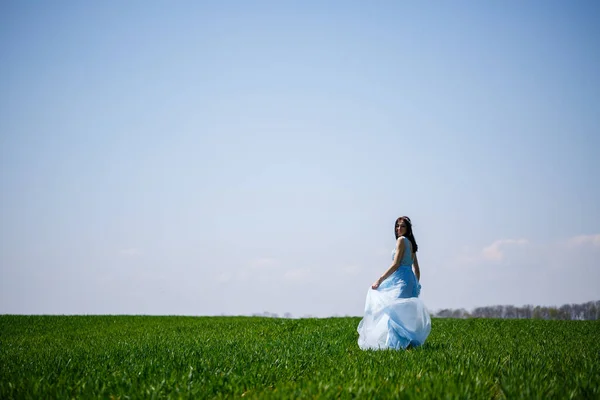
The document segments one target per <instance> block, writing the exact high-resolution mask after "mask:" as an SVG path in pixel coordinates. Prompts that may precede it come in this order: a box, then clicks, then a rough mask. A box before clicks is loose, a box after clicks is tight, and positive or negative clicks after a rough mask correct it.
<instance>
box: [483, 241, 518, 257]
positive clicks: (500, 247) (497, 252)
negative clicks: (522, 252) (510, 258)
mask: <svg viewBox="0 0 600 400" xmlns="http://www.w3.org/2000/svg"><path fill="white" fill-rule="evenodd" d="M528 243H529V242H528V240H527V239H500V240H496V241H495V242H494V243H492V244H490V245H489V246H486V247H484V248H483V250H481V258H483V259H484V260H488V261H502V260H503V259H504V255H505V254H504V252H505V250H506V247H507V246H515V245H517V246H522V245H526V244H528Z"/></svg>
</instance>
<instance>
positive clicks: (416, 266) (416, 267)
mask: <svg viewBox="0 0 600 400" xmlns="http://www.w3.org/2000/svg"><path fill="white" fill-rule="evenodd" d="M413 269H414V270H415V276H416V277H417V280H418V281H420V280H421V269H420V268H419V260H417V253H414V254H413Z"/></svg>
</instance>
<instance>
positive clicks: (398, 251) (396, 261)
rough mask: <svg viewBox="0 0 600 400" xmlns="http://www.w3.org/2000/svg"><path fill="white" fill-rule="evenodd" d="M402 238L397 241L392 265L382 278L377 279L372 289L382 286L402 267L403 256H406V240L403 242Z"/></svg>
mask: <svg viewBox="0 0 600 400" xmlns="http://www.w3.org/2000/svg"><path fill="white" fill-rule="evenodd" d="M402 238H403V236H400V237H399V238H398V240H397V241H396V256H395V257H394V261H393V262H392V265H390V267H389V268H388V270H387V271H385V273H384V274H383V275H381V278H379V279H377V280H376V281H375V283H373V284H372V285H371V289H377V288H378V287H379V285H381V282H383V281H385V280H386V279H387V278H388V276H390V275H391V274H393V273H394V272H395V271H396V270H397V269H398V267H399V266H400V260H402V256H403V255H404V240H402Z"/></svg>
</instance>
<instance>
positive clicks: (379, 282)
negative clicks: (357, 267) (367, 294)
mask: <svg viewBox="0 0 600 400" xmlns="http://www.w3.org/2000/svg"><path fill="white" fill-rule="evenodd" d="M379 285H381V278H379V279H377V280H376V281H375V282H374V283H373V284H372V285H371V289H373V290H376V289H377V288H378V287H379Z"/></svg>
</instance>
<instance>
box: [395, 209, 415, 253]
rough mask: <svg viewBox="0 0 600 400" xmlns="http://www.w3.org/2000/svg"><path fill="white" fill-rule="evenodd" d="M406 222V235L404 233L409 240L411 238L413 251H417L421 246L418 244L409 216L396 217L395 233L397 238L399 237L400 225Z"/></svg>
mask: <svg viewBox="0 0 600 400" xmlns="http://www.w3.org/2000/svg"><path fill="white" fill-rule="evenodd" d="M402 222H404V224H405V225H406V235H404V236H405V237H406V238H407V239H408V240H410V244H412V251H413V253H416V252H417V250H418V249H419V246H417V241H416V240H415V235H413V231H412V222H410V218H408V217H407V216H403V217H399V218H398V219H396V223H395V224H394V235H395V236H396V240H397V239H398V237H399V236H398V226H399V225H400V224H401V223H402Z"/></svg>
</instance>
